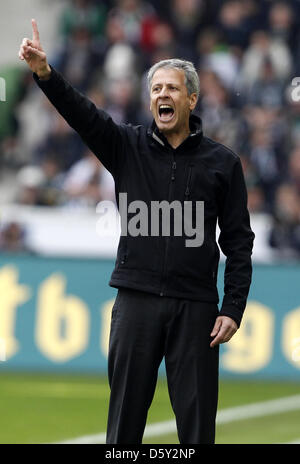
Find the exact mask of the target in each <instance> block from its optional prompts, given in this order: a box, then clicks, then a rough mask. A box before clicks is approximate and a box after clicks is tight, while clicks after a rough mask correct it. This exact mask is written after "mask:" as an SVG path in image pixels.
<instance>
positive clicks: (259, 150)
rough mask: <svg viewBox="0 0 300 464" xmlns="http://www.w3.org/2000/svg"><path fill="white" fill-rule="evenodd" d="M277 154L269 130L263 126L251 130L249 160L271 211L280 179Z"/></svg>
mask: <svg viewBox="0 0 300 464" xmlns="http://www.w3.org/2000/svg"><path fill="white" fill-rule="evenodd" d="M278 156H279V154H278V151H277V150H276V148H274V146H273V144H272V139H271V134H270V131H268V130H266V129H265V128H257V129H255V130H253V131H252V134H251V137H250V160H251V162H252V163H253V165H254V166H255V169H256V172H257V173H258V176H259V179H260V185H261V187H262V189H263V191H264V195H265V199H266V207H267V209H268V210H269V211H272V208H273V203H274V196H275V192H276V188H277V187H278V185H279V184H280V179H281V177H280V169H279V161H278Z"/></svg>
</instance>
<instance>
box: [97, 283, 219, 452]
mask: <svg viewBox="0 0 300 464" xmlns="http://www.w3.org/2000/svg"><path fill="white" fill-rule="evenodd" d="M217 316H218V307H217V305H216V304H215V303H203V302H199V301H191V300H185V299H179V298H171V297H160V296H157V295H153V294H150V293H145V292H141V291H137V290H131V289H119V290H118V294H117V297H116V301H115V304H114V306H113V310H112V320H111V332H110V341H109V356H108V378H109V384H110V388H111V394H110V403H109V412H108V424H107V438H106V443H114V444H141V443H142V438H143V433H144V429H145V425H146V420H147V413H148V409H149V407H150V405H151V402H152V399H153V396H154V391H155V386H156V382H157V374H158V368H159V365H160V363H161V361H162V359H163V357H165V365H166V374H167V382H168V389H169V395H170V400H171V404H172V407H173V410H174V413H175V417H176V424H177V431H178V437H179V441H180V443H184V444H202V443H206V444H212V443H214V440H215V418H216V411H217V399H218V361H219V347H218V346H217V347H214V348H210V346H209V344H210V341H211V337H210V332H211V331H212V328H213V325H214V322H215V320H216V317H217Z"/></svg>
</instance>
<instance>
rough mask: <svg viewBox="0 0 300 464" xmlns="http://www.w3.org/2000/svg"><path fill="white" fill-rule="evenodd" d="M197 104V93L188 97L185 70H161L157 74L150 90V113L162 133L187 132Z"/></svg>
mask: <svg viewBox="0 0 300 464" xmlns="http://www.w3.org/2000/svg"><path fill="white" fill-rule="evenodd" d="M196 103H197V95H196V93H192V94H191V95H188V90H187V88H186V85H185V75H184V71H183V70H181V69H175V68H159V69H158V70H157V71H156V72H155V74H154V76H153V79H152V83H151V89H150V111H151V113H152V115H153V117H154V119H155V122H156V125H157V127H158V129H159V130H160V132H163V133H171V132H174V133H175V132H176V133H179V132H181V131H184V130H186V129H187V128H188V127H189V117H190V112H191V110H193V109H194V108H195V106H196Z"/></svg>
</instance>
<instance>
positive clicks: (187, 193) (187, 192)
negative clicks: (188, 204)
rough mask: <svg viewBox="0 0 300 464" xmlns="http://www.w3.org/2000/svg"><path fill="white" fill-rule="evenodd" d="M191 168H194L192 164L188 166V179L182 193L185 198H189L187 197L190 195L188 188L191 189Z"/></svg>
mask: <svg viewBox="0 0 300 464" xmlns="http://www.w3.org/2000/svg"><path fill="white" fill-rule="evenodd" d="M193 167H194V165H193V164H191V165H190V166H189V172H188V178H187V183H186V188H185V192H184V196H185V198H187V197H189V195H190V193H191V188H190V187H191V179H192V171H193Z"/></svg>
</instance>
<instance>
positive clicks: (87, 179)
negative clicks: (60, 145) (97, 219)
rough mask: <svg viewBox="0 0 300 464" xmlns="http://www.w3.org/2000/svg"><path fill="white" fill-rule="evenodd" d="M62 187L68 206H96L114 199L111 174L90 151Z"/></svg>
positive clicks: (70, 173) (74, 167) (75, 166)
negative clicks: (102, 201) (103, 201)
mask: <svg viewBox="0 0 300 464" xmlns="http://www.w3.org/2000/svg"><path fill="white" fill-rule="evenodd" d="M62 187H63V189H64V191H65V193H66V194H67V198H66V203H65V204H66V205H68V206H74V205H80V206H96V205H97V203H98V202H99V201H101V200H113V199H114V181H113V178H112V176H111V174H110V173H109V172H108V171H107V170H106V169H104V167H103V165H102V164H101V163H100V161H99V160H98V159H97V158H96V157H95V155H94V154H93V153H92V152H90V151H89V150H88V151H86V152H85V155H84V157H83V158H82V159H81V160H80V161H78V162H77V163H75V164H74V166H72V168H71V169H70V170H69V172H68V174H67V175H66V178H65V180H64V183H63V186H62Z"/></svg>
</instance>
